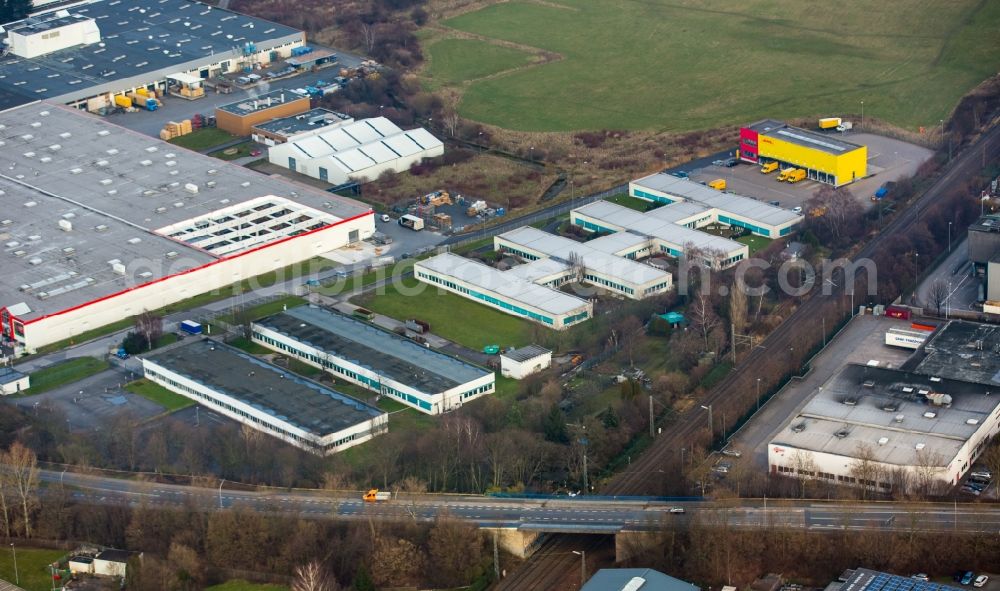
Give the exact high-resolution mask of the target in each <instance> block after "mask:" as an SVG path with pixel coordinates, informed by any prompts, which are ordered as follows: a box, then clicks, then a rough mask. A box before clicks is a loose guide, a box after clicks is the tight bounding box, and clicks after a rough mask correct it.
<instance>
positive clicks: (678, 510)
mask: <svg viewBox="0 0 1000 591" xmlns="http://www.w3.org/2000/svg"><path fill="white" fill-rule="evenodd" d="M670 512H671V513H683V512H684V507H671V508H670ZM977 580H978V579H977ZM976 586H977V587H982V585H976Z"/></svg>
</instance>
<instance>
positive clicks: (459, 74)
mask: <svg viewBox="0 0 1000 591" xmlns="http://www.w3.org/2000/svg"><path fill="white" fill-rule="evenodd" d="M428 50H429V52H430V67H429V68H428V69H427V72H426V77H427V78H428V79H429V81H430V83H431V85H434V86H438V85H454V84H462V83H464V82H467V81H470V80H475V79H477V78H484V77H486V76H491V75H493V74H497V73H499V72H504V71H506V70H513V69H514V68H519V67H521V66H524V65H527V64H528V63H530V62H531V55H530V54H528V53H525V52H523V51H520V50H517V49H512V48H510V47H502V46H500V45H493V44H491V43H487V42H485V41H477V40H475V39H442V40H441V41H438V42H436V43H434V44H432V45H431V46H430V47H429V48H428Z"/></svg>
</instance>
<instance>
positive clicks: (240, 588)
mask: <svg viewBox="0 0 1000 591" xmlns="http://www.w3.org/2000/svg"><path fill="white" fill-rule="evenodd" d="M205 591H288V587H286V586H284V585H274V584H270V583H251V582H249V581H244V580H242V579H235V580H232V581H226V582H225V583H221V584H219V585H212V586H211V587H206V588H205Z"/></svg>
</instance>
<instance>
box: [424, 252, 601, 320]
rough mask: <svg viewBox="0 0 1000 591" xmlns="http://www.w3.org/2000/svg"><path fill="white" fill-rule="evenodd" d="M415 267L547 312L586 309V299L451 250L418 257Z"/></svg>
mask: <svg viewBox="0 0 1000 591" xmlns="http://www.w3.org/2000/svg"><path fill="white" fill-rule="evenodd" d="M415 267H417V268H419V267H424V268H426V269H427V270H429V271H433V272H436V273H440V274H442V275H446V276H449V277H454V278H456V279H459V280H460V281H464V282H465V283H468V284H469V285H473V286H476V287H479V288H482V289H485V290H488V291H491V292H493V293H495V294H497V295H500V296H502V297H504V298H506V299H507V300H508V301H512V302H517V303H521V304H524V305H527V306H531V307H532V308H535V309H538V310H541V311H543V312H547V313H549V314H555V315H564V314H572V313H573V312H579V311H582V310H585V309H587V305H588V304H587V302H586V301H585V300H582V299H580V298H578V297H576V296H572V295H570V294H568V293H563V292H561V291H559V290H558V289H551V288H548V287H543V286H541V285H536V284H534V283H532V282H530V281H528V280H525V279H519V278H517V277H516V276H513V275H511V274H510V273H509V272H504V271H500V270H499V269H495V268H493V267H490V266H489V265H485V264H483V263H481V262H479V261H474V260H472V259H467V258H464V257H460V256H458V255H456V254H452V253H450V252H445V253H441V254H439V255H437V256H434V257H431V258H429V259H425V260H422V261H417V263H416V265H415Z"/></svg>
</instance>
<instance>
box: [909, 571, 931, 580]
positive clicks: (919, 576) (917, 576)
mask: <svg viewBox="0 0 1000 591" xmlns="http://www.w3.org/2000/svg"><path fill="white" fill-rule="evenodd" d="M910 578H911V579H916V580H918V581H929V580H931V578H930V577H928V576H927V573H917V574H915V575H913V576H912V577H910Z"/></svg>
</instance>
